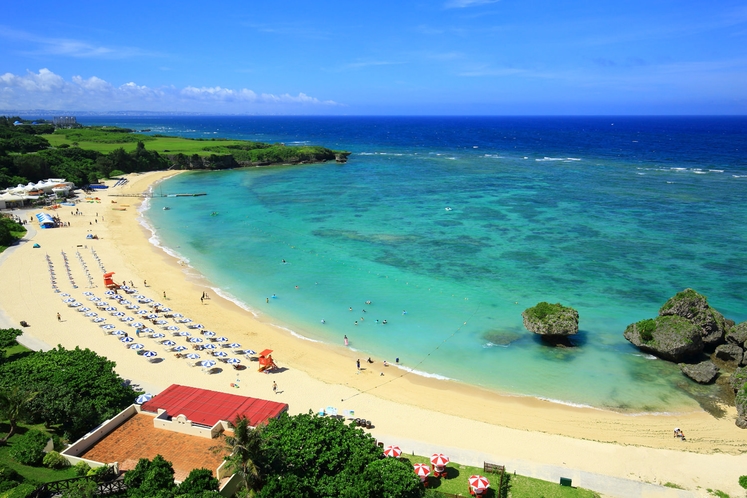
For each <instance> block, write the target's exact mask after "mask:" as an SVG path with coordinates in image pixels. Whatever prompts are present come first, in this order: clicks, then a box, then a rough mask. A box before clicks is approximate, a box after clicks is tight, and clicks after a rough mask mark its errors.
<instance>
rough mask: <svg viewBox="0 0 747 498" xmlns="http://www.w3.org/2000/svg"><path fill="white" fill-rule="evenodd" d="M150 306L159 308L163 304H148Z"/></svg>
mask: <svg viewBox="0 0 747 498" xmlns="http://www.w3.org/2000/svg"><path fill="white" fill-rule="evenodd" d="M148 306H150V307H151V308H158V307H160V306H161V303H148Z"/></svg>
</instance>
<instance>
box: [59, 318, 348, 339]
mask: <svg viewBox="0 0 747 498" xmlns="http://www.w3.org/2000/svg"><path fill="white" fill-rule="evenodd" d="M57 321H58V322H61V321H62V317H61V316H60V314H59V313H57ZM346 342H347V339H346ZM345 345H346V346H347V344H345Z"/></svg>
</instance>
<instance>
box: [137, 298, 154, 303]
mask: <svg viewBox="0 0 747 498" xmlns="http://www.w3.org/2000/svg"><path fill="white" fill-rule="evenodd" d="M138 302H140V303H152V302H153V300H152V299H150V298H147V297H146V298H145V299H138Z"/></svg>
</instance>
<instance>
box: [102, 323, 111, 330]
mask: <svg viewBox="0 0 747 498" xmlns="http://www.w3.org/2000/svg"><path fill="white" fill-rule="evenodd" d="M101 328H102V329H104V330H111V329H113V328H114V325H112V324H111V323H107V324H106V325H102V326H101Z"/></svg>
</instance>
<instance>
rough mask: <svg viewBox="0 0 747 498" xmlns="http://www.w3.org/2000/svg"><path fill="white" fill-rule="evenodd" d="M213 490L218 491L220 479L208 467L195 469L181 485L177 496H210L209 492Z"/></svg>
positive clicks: (190, 497)
mask: <svg viewBox="0 0 747 498" xmlns="http://www.w3.org/2000/svg"><path fill="white" fill-rule="evenodd" d="M211 491H213V492H215V491H218V479H216V478H215V477H213V473H212V472H211V471H210V470H208V469H193V470H192V471H191V472H190V473H189V475H188V476H187V478H186V479H184V481H183V482H182V483H181V484H180V485H179V489H178V490H177V492H176V496H179V497H182V496H184V497H185V498H192V497H193V496H202V495H206V496H209V494H208V492H211ZM217 496H220V495H217Z"/></svg>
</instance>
